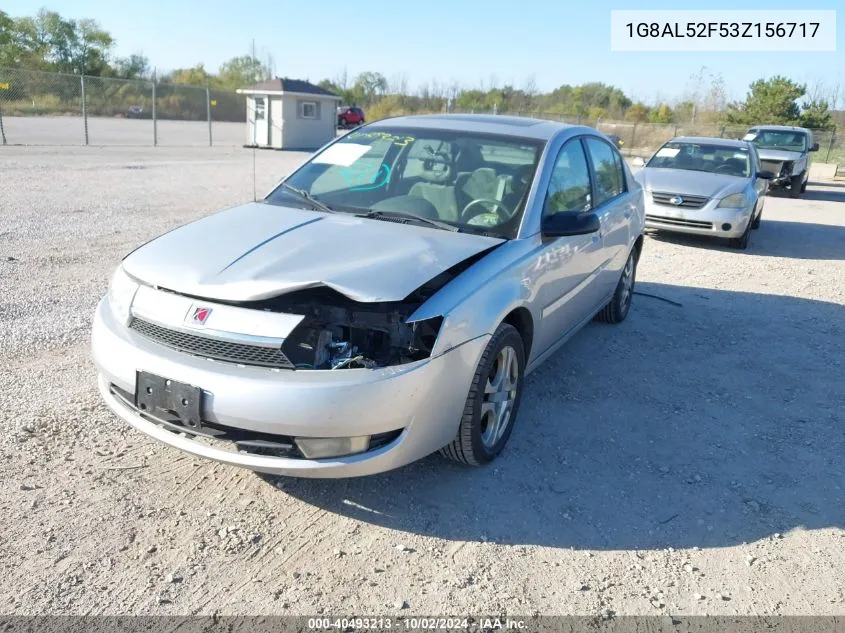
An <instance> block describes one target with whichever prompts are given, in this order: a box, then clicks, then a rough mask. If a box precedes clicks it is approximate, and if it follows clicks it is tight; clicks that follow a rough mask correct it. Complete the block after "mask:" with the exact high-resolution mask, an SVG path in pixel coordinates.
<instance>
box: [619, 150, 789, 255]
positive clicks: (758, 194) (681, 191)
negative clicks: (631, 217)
mask: <svg viewBox="0 0 845 633" xmlns="http://www.w3.org/2000/svg"><path fill="white" fill-rule="evenodd" d="M773 177H774V174H772V173H770V172H767V171H763V170H762V169H761V168H760V159H759V157H758V155H757V150H756V148H755V147H754V145H753V144H752V143H748V142H746V141H735V140H728V139H722V138H703V137H677V138H673V139H672V140H670V141H669V142H668V143H666V144H664V145H663V146H662V147H661V148H660V149H659V150H657V152H656V153H655V154H654V156H652V157H651V159H650V160H649V161H648V162H647V163H646V164H645V166H644V167H643V168H642V169H641V170H640V171H639V172H638V173H637V174H636V179H637V181H638V182H639V183H640V184H641V185H642V187H643V189H645V206H646V216H645V218H646V228H650V229H659V230H662V231H673V232H676V233H691V234H694V235H705V236H710V237H719V238H724V239H728V240H729V243H730V245H731V246H733V247H735V248H740V249H745V248H747V247H748V240H749V237H750V235H751V231H752V229H756V228H758V227H759V226H760V219H761V217H762V214H763V203H764V201H765V195H766V192H767V190H768V184H769V181H770V180H771V179H772V178H773Z"/></svg>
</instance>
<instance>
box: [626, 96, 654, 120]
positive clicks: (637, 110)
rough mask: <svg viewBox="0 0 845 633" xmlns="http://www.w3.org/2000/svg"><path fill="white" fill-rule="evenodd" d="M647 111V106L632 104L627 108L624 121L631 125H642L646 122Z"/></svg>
mask: <svg viewBox="0 0 845 633" xmlns="http://www.w3.org/2000/svg"><path fill="white" fill-rule="evenodd" d="M648 115H649V109H648V106H647V105H645V104H644V103H640V102H639V101H638V102H637V103H634V104H632V105H631V107H630V108H628V111H627V112H625V120H626V121H631V122H633V123H643V122H645V121H648Z"/></svg>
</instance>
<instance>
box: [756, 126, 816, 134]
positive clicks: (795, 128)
mask: <svg viewBox="0 0 845 633" xmlns="http://www.w3.org/2000/svg"><path fill="white" fill-rule="evenodd" d="M748 129H749V130H788V131H789V132H809V131H810V130H808V129H807V128H805V127H798V126H796V125H752V126H751V127H750V128H748Z"/></svg>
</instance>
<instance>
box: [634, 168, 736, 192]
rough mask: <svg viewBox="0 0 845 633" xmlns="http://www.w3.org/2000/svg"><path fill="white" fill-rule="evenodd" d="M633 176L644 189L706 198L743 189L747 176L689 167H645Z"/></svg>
mask: <svg viewBox="0 0 845 633" xmlns="http://www.w3.org/2000/svg"><path fill="white" fill-rule="evenodd" d="M635 178H636V179H637V182H639V183H640V184H641V185H642V186H643V188H644V189H645V190H646V191H660V192H664V193H679V194H681V195H683V194H687V195H690V196H704V197H706V198H722V197H724V196H729V195H730V194H732V193H739V192H740V191H743V190H744V189H745V187H746V185H747V184H748V179H747V178H738V177H736V176H727V175H725V174H712V173H709V172H704V171H690V170H689V169H662V168H655V167H645V168H643V169H641V170H640V171H638V172H637V173H636V176H635Z"/></svg>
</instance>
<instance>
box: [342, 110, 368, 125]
mask: <svg viewBox="0 0 845 633" xmlns="http://www.w3.org/2000/svg"><path fill="white" fill-rule="evenodd" d="M364 122H365V121H364V111H363V110H362V109H361V108H357V107H355V106H349V107H343V108H338V109H337V126H338V127H354V126H356V125H363V124H364Z"/></svg>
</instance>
